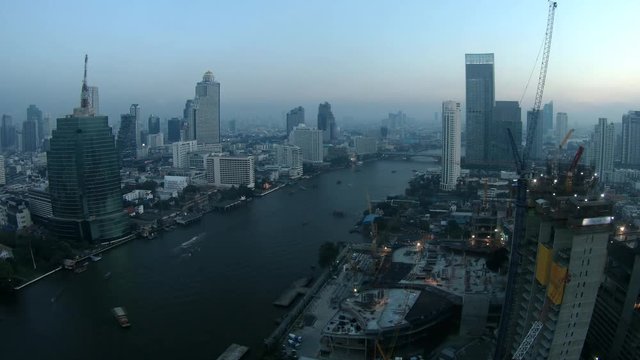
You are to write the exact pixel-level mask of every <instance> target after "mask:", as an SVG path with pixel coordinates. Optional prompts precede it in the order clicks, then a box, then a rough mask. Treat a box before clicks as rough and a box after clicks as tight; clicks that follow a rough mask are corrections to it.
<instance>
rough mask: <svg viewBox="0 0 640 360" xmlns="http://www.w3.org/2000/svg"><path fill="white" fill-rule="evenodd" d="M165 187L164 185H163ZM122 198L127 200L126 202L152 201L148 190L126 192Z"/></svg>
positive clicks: (151, 194)
mask: <svg viewBox="0 0 640 360" xmlns="http://www.w3.org/2000/svg"><path fill="white" fill-rule="evenodd" d="M165 186H166V184H165ZM122 198H123V199H125V200H127V201H134V200H139V199H142V200H145V199H146V200H151V199H153V193H152V192H151V191H149V190H141V189H136V190H133V191H131V192H128V193H126V194H124V195H122Z"/></svg>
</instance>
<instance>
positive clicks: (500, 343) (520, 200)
mask: <svg viewBox="0 0 640 360" xmlns="http://www.w3.org/2000/svg"><path fill="white" fill-rule="evenodd" d="M556 7H557V3H556V2H555V1H549V11H548V15H547V27H546V32H545V39H544V52H543V54H542V62H541V63H540V75H539V77H538V88H537V90H536V97H535V101H534V103H533V111H532V121H531V122H530V124H528V129H527V139H526V143H525V146H524V149H523V151H522V157H520V155H519V154H518V148H517V147H516V143H515V141H514V140H513V134H512V133H511V130H510V129H508V135H509V141H510V143H511V148H512V151H513V156H514V160H515V163H516V171H517V173H518V188H517V193H516V214H515V223H514V232H513V236H512V239H511V251H510V252H511V256H510V259H509V274H508V275H507V288H506V292H505V298H504V303H503V306H502V314H501V316H500V326H499V328H498V338H497V342H496V351H495V353H494V354H493V358H494V360H502V359H503V358H504V356H505V354H506V346H507V344H506V340H507V332H508V328H509V327H510V322H511V312H512V306H513V297H514V296H513V295H514V294H513V293H514V291H515V280H516V276H517V273H518V266H519V265H520V242H521V241H522V240H523V239H524V237H525V217H526V211H527V182H528V181H529V179H528V177H527V166H528V160H529V152H530V150H531V144H532V142H533V136H534V134H535V130H536V127H537V126H538V119H539V118H540V107H541V105H542V95H543V93H544V85H545V81H546V78H547V67H548V65H549V52H550V50H551V38H552V35H553V20H554V17H555V11H556ZM534 326H536V323H534ZM540 328H541V327H540ZM539 331H540V330H539V329H538V331H537V332H535V336H537V334H538V332H539ZM535 336H534V337H533V340H535ZM531 343H533V341H531ZM531 343H530V344H531ZM530 344H529V346H530ZM529 346H526V349H525V350H524V353H526V352H527V350H529Z"/></svg>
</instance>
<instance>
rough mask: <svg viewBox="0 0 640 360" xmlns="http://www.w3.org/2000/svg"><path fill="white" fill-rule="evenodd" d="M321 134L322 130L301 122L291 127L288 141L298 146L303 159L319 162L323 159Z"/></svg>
mask: <svg viewBox="0 0 640 360" xmlns="http://www.w3.org/2000/svg"><path fill="white" fill-rule="evenodd" d="M322 136H323V131H322V130H319V129H315V128H309V127H307V126H306V125H304V124H301V125H298V126H296V127H295V128H293V131H291V134H289V143H290V144H292V145H295V146H297V147H299V148H300V150H301V151H302V160H303V161H305V162H311V163H321V162H322V160H323V148H322Z"/></svg>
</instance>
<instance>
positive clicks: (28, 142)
mask: <svg viewBox="0 0 640 360" xmlns="http://www.w3.org/2000/svg"><path fill="white" fill-rule="evenodd" d="M37 149H38V125H37V123H36V122H35V121H33V120H26V121H25V122H23V123H22V151H24V152H33V151H36V150H37Z"/></svg>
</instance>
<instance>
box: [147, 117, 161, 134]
mask: <svg viewBox="0 0 640 360" xmlns="http://www.w3.org/2000/svg"><path fill="white" fill-rule="evenodd" d="M148 129H149V132H148V134H149V135H152V134H158V133H159V132H160V117H158V116H153V115H150V116H149V122H148Z"/></svg>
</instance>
